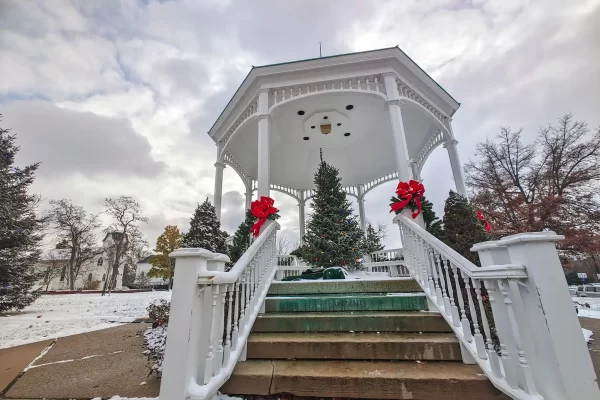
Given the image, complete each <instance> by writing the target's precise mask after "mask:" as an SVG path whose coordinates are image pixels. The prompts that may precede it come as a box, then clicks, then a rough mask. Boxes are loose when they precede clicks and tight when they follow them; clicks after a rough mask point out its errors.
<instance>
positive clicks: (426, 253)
mask: <svg viewBox="0 0 600 400" xmlns="http://www.w3.org/2000/svg"><path fill="white" fill-rule="evenodd" d="M420 243H421V251H422V253H423V265H424V266H425V272H426V273H427V285H428V287H429V294H430V295H432V296H436V297H437V292H436V290H435V284H434V282H433V273H432V269H433V268H432V266H431V263H430V262H429V250H430V247H429V245H428V244H427V242H426V241H425V240H424V239H422V238H421V239H420ZM436 300H437V298H436ZM440 301H441V299H440Z"/></svg>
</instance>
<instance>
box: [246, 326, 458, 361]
mask: <svg viewBox="0 0 600 400" xmlns="http://www.w3.org/2000/svg"><path fill="white" fill-rule="evenodd" d="M248 358H249V359H283V360H286V359H288V360H289V359H296V360H316V359H319V360H321V359H325V360H436V361H461V360H462V358H461V356H460V344H459V342H458V339H456V336H455V335H454V334H453V333H423V334H418V333H385V332H384V333H380V334H377V333H341V332H340V333H304V332H302V333H253V334H251V335H250V337H249V338H248Z"/></svg>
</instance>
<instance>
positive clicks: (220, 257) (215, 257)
mask: <svg viewBox="0 0 600 400" xmlns="http://www.w3.org/2000/svg"><path fill="white" fill-rule="evenodd" d="M210 260H211V261H223V262H226V263H227V262H229V261H231V260H230V259H229V257H228V256H227V255H226V254H221V253H213V257H212V258H211V259H210Z"/></svg>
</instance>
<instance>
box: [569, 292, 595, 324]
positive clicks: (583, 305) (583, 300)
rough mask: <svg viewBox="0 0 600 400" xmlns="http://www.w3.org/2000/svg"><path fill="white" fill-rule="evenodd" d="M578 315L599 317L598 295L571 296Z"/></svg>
mask: <svg viewBox="0 0 600 400" xmlns="http://www.w3.org/2000/svg"><path fill="white" fill-rule="evenodd" d="M572 299H573V302H574V303H575V304H576V305H577V308H578V309H579V313H578V314H577V315H579V316H580V317H587V318H596V319H600V297H572Z"/></svg>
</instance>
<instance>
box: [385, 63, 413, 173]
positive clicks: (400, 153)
mask: <svg viewBox="0 0 600 400" xmlns="http://www.w3.org/2000/svg"><path fill="white" fill-rule="evenodd" d="M383 78H384V83H385V89H386V92H387V101H386V106H387V108H388V113H389V116H390V122H391V124H392V136H393V142H394V150H395V153H396V168H397V170H398V178H399V179H400V180H401V181H404V182H408V181H409V180H410V179H412V173H411V171H410V167H409V165H408V160H409V157H408V147H407V145H406V133H405V132H404V122H403V121H402V110H401V109H400V95H399V93H398V84H397V83H396V75H395V74H393V73H387V74H383Z"/></svg>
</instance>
